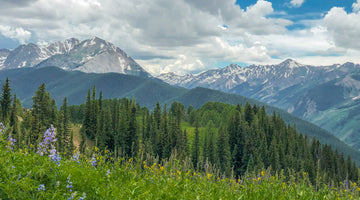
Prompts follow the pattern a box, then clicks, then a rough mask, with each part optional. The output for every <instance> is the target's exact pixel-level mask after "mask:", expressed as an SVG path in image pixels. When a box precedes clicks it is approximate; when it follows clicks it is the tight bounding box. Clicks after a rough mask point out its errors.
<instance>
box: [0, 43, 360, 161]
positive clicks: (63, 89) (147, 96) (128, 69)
mask: <svg viewBox="0 0 360 200" xmlns="http://www.w3.org/2000/svg"><path fill="white" fill-rule="evenodd" d="M0 69H1V70H0V78H1V80H5V79H6V77H9V79H10V81H11V85H12V87H13V90H14V92H16V93H17V95H18V97H20V98H21V100H22V102H23V104H24V105H25V106H28V107H29V106H31V103H32V99H31V97H32V96H33V94H34V91H35V90H36V89H37V87H38V86H39V85H40V84H41V83H42V82H45V83H46V84H47V86H48V89H49V91H50V93H51V95H52V96H53V97H54V98H55V99H56V101H57V102H58V103H59V102H61V100H62V98H63V97H65V96H67V97H68V99H69V103H70V104H80V103H83V102H84V97H85V96H86V93H87V89H89V88H91V87H92V86H93V85H96V87H97V88H98V89H100V90H102V91H103V93H104V97H106V98H120V97H130V98H131V97H132V96H135V97H136V98H137V100H138V101H139V102H140V103H141V105H143V106H148V107H150V108H151V107H152V106H153V105H155V103H156V102H157V101H159V102H163V103H169V102H172V101H175V100H178V101H180V102H182V103H184V104H185V105H193V106H195V107H200V106H201V105H202V104H204V103H205V102H206V101H221V102H226V103H232V104H236V103H239V102H240V103H245V102H246V101H249V102H257V104H261V105H267V104H270V105H273V106H276V107H279V108H282V109H284V110H286V111H287V112H289V113H291V114H294V115H296V116H298V117H301V118H303V119H306V120H308V121H310V122H313V123H315V124H317V125H319V126H320V127H322V128H325V129H326V130H328V131H330V132H331V133H333V134H334V135H335V136H337V137H338V138H340V139H341V140H343V141H345V142H346V143H348V144H350V145H352V146H353V147H355V148H357V149H360V137H358V136H359V131H360V127H359V126H358V125H357V124H359V123H360V115H359V114H360V109H359V107H360V104H359V102H360V74H359V73H360V66H359V65H356V64H353V63H345V64H342V65H340V64H338V65H331V66H311V65H303V64H299V63H297V62H296V61H294V60H291V59H288V60H286V61H284V62H282V63H280V64H277V65H250V66H248V67H241V66H238V65H235V64H232V65H229V66H227V67H225V68H219V69H213V70H209V71H205V72H203V73H200V74H196V75H192V74H187V75H185V76H179V75H176V74H175V73H168V74H161V75H159V76H158V77H156V78H154V77H152V76H151V75H150V74H149V73H147V72H146V71H145V70H144V69H143V68H142V67H141V66H140V65H139V64H137V63H136V62H135V61H134V60H133V59H132V58H131V57H129V56H128V55H127V54H126V53H125V52H124V51H122V50H121V49H120V48H118V47H116V46H115V45H113V44H111V43H109V42H107V41H105V40H102V39H100V38H97V37H94V38H91V39H87V40H84V41H80V40H78V39H75V38H71V39H67V40H65V41H62V42H55V43H52V44H49V45H35V44H31V43H30V44H26V45H21V46H19V47H17V48H16V49H13V50H9V49H1V50H0ZM84 72H85V73H84ZM164 82H166V83H168V84H170V85H168V84H165V83H164ZM171 85H172V86H171ZM173 86H176V87H173ZM198 87H203V88H201V89H199V88H198ZM184 88H187V89H193V88H194V89H195V90H186V89H184ZM205 88H210V89H215V90H220V91H223V92H226V93H233V94H237V95H242V96H236V95H235V96H229V95H228V94H226V93H218V92H216V91H214V90H206V89H205ZM193 91H197V92H200V93H201V95H200V96H199V94H196V93H195V92H193ZM190 94H192V95H190ZM195 96H197V97H196V98H195ZM244 96H246V97H250V98H253V99H256V100H259V101H261V102H265V103H267V104H262V103H260V102H258V101H254V100H251V99H248V98H245V97H244ZM239 99H240V100H239ZM274 109H275V108H272V107H271V108H269V109H267V110H268V111H272V110H274ZM276 111H277V112H280V110H276ZM282 113H283V114H284V113H285V114H286V112H282ZM289 116H290V115H289ZM287 118H291V117H287ZM287 122H290V121H287ZM297 122H298V120H297ZM297 124H298V123H297ZM298 127H299V126H298ZM300 127H301V126H300ZM308 127H309V126H308ZM304 130H305V129H303V130H301V131H304ZM307 130H309V129H307ZM305 132H307V133H308V131H305ZM326 137H328V136H326ZM359 160H360V159H359Z"/></svg>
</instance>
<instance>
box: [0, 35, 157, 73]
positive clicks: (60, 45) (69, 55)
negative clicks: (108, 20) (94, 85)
mask: <svg viewBox="0 0 360 200" xmlns="http://www.w3.org/2000/svg"><path fill="white" fill-rule="evenodd" d="M6 51H7V52H6ZM47 66H56V67H60V68H62V69H64V70H79V71H83V72H87V73H108V72H116V73H122V74H130V75H136V76H142V77H150V76H151V75H150V74H149V73H147V72H146V71H145V70H144V69H143V68H142V67H141V66H140V65H139V64H137V63H136V62H135V61H134V60H133V59H132V58H131V57H129V56H128V55H127V54H126V53H125V52H124V51H122V50H121V49H120V48H118V47H116V46H114V45H113V44H111V43H109V42H107V41H105V40H102V39H100V38H97V37H94V38H92V39H88V40H84V41H79V40H78V39H75V38H71V39H68V40H65V41H62V42H55V43H52V44H49V45H46V46H38V45H35V44H26V45H21V46H19V47H18V48H16V49H14V50H1V51H0V69H13V68H22V67H47Z"/></svg>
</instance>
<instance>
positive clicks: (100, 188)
mask: <svg viewBox="0 0 360 200" xmlns="http://www.w3.org/2000/svg"><path fill="white" fill-rule="evenodd" d="M94 153H95V155H96V156H95V157H94V159H95V160H96V163H97V165H96V166H93V165H92V163H91V161H90V158H87V157H85V156H82V155H80V157H79V162H77V161H74V160H72V159H71V158H64V159H63V160H62V161H61V165H60V166H58V165H56V163H54V162H51V161H50V160H49V158H48V157H44V156H40V155H38V154H35V153H33V152H31V151H30V152H29V151H28V150H27V149H19V150H17V151H8V150H6V149H5V148H4V146H3V144H1V147H0V198H1V199H19V200H22V199H68V198H73V199H79V198H80V197H82V198H84V199H304V200H305V199H306V200H307V199H358V198H360V192H359V191H360V188H359V187H358V184H357V183H356V182H351V181H350V182H341V183H340V186H339V187H338V188H331V187H328V186H327V185H325V184H324V185H321V186H320V187H319V189H317V190H314V189H313V187H312V185H311V184H310V183H309V178H308V174H307V173H302V174H300V175H295V174H294V175H293V176H292V178H291V179H288V178H287V177H285V176H284V175H282V174H281V173H280V174H279V175H276V176H271V175H270V173H269V170H267V171H261V172H259V173H258V174H254V175H248V176H243V177H241V178H238V179H234V178H222V177H221V176H219V174H217V173H216V172H213V171H209V172H198V171H194V170H193V169H192V168H188V167H187V165H186V163H184V164H180V162H179V161H178V160H176V159H171V160H166V161H163V162H162V163H161V164H157V163H156V162H155V163H154V160H152V159H153V158H149V159H145V160H143V159H141V158H139V159H126V160H124V159H117V160H112V159H111V156H110V155H109V154H108V153H106V152H99V151H96V150H95V151H94ZM70 182H71V183H70ZM42 185H43V189H41V188H42V187H40V186H42ZM70 189H71V190H70Z"/></svg>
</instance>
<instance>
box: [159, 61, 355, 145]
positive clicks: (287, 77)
mask: <svg viewBox="0 0 360 200" xmlns="http://www.w3.org/2000/svg"><path fill="white" fill-rule="evenodd" d="M157 78H159V79H161V80H163V81H165V82H167V83H169V84H171V85H176V86H181V87H186V88H194V87H198V86H201V87H207V88H211V89H217V90H221V91H225V92H230V93H235V94H239V95H244V96H247V97H251V98H254V99H257V100H260V101H263V102H266V103H269V104H271V105H273V106H277V107H280V108H282V109H284V110H287V111H288V112H289V113H292V114H295V115H296V116H299V117H302V118H304V119H307V120H309V121H311V122H314V123H315V124H317V125H319V126H321V127H323V128H325V129H327V130H329V131H330V132H332V133H334V134H335V135H336V136H338V137H339V138H340V139H342V140H344V141H346V142H348V143H349V144H351V145H353V146H354V147H356V148H357V149H360V139H354V137H355V136H356V138H360V137H359V136H360V134H359V133H360V127H359V126H354V124H360V112H357V110H359V108H360V65H357V64H354V63H345V64H342V65H331V66H310V65H302V64H299V63H297V62H295V61H294V60H290V59H289V60H286V61H284V62H282V63H280V64H277V65H251V66H248V67H241V66H238V65H234V64H233V65H230V66H227V67H225V68H222V69H215V70H209V71H206V72H203V73H201V74H197V75H191V74H188V75H185V76H178V75H176V74H174V73H168V74H161V75H159V76H158V77H157ZM356 113H358V114H356ZM354 135H355V136H354ZM350 137H351V138H350Z"/></svg>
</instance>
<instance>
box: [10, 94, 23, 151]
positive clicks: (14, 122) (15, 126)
mask: <svg viewBox="0 0 360 200" xmlns="http://www.w3.org/2000/svg"><path fill="white" fill-rule="evenodd" d="M17 111H18V105H17V98H16V94H14V100H13V104H12V107H11V113H10V127H12V135H13V136H14V138H16V141H17V145H18V146H20V144H21V142H22V141H21V140H22V139H23V138H22V136H21V132H20V130H19V120H18V113H17Z"/></svg>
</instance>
